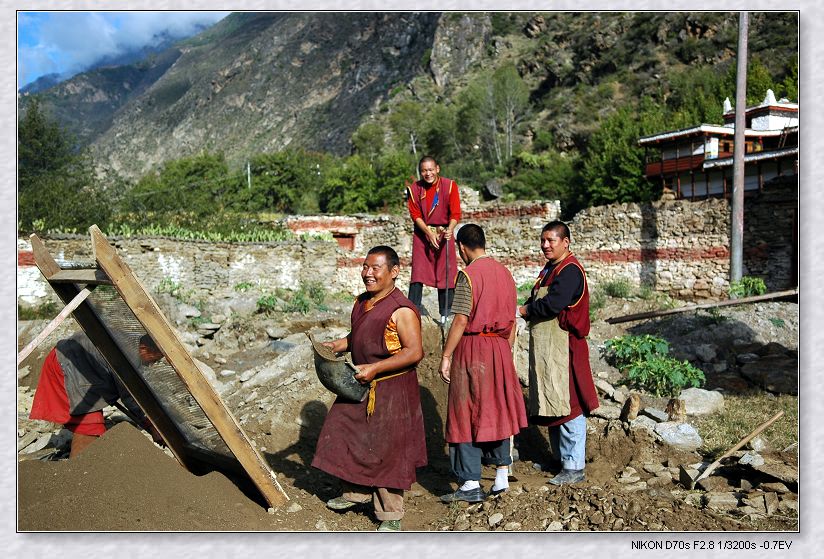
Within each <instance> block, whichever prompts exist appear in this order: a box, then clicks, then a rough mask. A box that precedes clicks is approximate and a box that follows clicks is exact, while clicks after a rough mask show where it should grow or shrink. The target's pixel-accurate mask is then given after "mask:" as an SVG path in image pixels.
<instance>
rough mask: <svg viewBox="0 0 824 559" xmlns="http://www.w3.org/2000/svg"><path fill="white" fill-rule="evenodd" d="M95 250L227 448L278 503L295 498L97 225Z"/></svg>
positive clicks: (93, 234) (269, 498)
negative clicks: (290, 497) (289, 493)
mask: <svg viewBox="0 0 824 559" xmlns="http://www.w3.org/2000/svg"><path fill="white" fill-rule="evenodd" d="M89 233H90V234H91V237H92V250H93V252H94V255H95V259H96V260H97V263H98V265H99V266H100V267H101V268H102V269H103V270H104V271H105V272H106V274H107V275H108V276H109V277H110V278H111V280H112V281H113V282H114V286H115V289H117V291H118V292H119V293H120V296H121V297H122V298H123V300H124V301H125V302H126V304H127V305H128V306H129V308H131V309H132V312H134V314H135V317H137V319H138V320H139V321H140V323H141V324H142V325H143V326H144V327H145V328H146V331H147V332H149V334H150V335H151V336H152V338H153V339H154V341H155V343H156V344H157V346H158V347H159V348H160V349H161V351H163V353H164V355H166V358H167V359H168V361H169V363H170V364H171V365H172V367H173V368H174V370H175V371H176V372H177V374H178V376H179V377H180V379H181V380H182V381H183V383H184V384H185V385H186V387H187V388H188V389H189V392H190V393H191V394H192V396H193V397H194V399H195V400H196V401H197V403H198V404H199V405H200V407H201V408H202V409H203V411H204V413H205V414H206V417H207V418H208V419H209V421H211V422H212V425H214V427H215V429H216V430H217V432H218V434H220V436H221V437H222V438H223V440H224V442H225V443H226V446H228V447H229V450H230V451H231V452H232V454H234V455H235V457H236V458H237V459H238V461H239V462H240V464H241V465H242V466H243V468H244V470H246V472H247V474H248V475H249V477H250V478H251V479H252V482H253V483H254V484H255V486H256V487H257V488H258V489H259V490H260V492H261V493H262V494H263V496H264V497H265V498H266V500H267V501H268V502H269V504H270V505H272V506H280V505H282V504H284V503H285V502H286V501H288V500H289V497H288V496H287V495H286V493H285V492H284V491H283V489H282V488H281V486H280V483H278V481H277V478H276V477H275V475H274V473H273V472H272V470H271V469H270V468H269V466H268V465H267V464H266V462H265V461H264V460H263V458H262V457H261V456H260V454H258V452H257V450H255V448H254V447H253V446H252V443H251V441H250V440H249V439H248V438H247V437H246V434H245V433H244V432H243V429H241V427H240V424H239V423H238V422H237V420H236V419H235V418H234V416H233V415H232V414H231V413H230V412H229V410H228V409H227V408H226V406H225V405H224V403H223V401H222V400H221V399H220V396H218V394H217V392H215V390H214V388H212V385H211V384H209V381H208V380H207V379H206V378H205V377H204V376H203V373H202V372H201V371H200V369H199V368H198V366H197V365H196V364H195V362H194V360H193V359H192V357H191V356H190V355H189V352H188V351H187V350H186V348H185V347H184V346H183V343H182V342H181V341H180V340H179V339H178V337H177V334H176V333H175V331H174V329H173V328H172V327H171V325H170V324H169V322H168V321H167V320H166V317H165V316H164V315H163V313H162V312H161V311H160V308H159V307H158V306H157V303H155V301H154V300H153V299H152V298H151V297H150V296H149V294H148V291H147V290H146V288H145V287H144V286H143V284H142V283H141V282H140V280H139V279H138V278H137V277H136V276H135V275H134V274H133V273H132V271H131V269H129V267H128V266H127V265H126V263H125V262H123V261H122V260H121V259H120V258H119V257H118V256H117V253H116V252H115V250H114V248H113V247H112V246H111V245H110V244H109V242H108V240H107V239H106V237H105V236H104V235H103V233H101V231H100V229H98V228H97V226H95V225H93V226H91V227H90V228H89Z"/></svg>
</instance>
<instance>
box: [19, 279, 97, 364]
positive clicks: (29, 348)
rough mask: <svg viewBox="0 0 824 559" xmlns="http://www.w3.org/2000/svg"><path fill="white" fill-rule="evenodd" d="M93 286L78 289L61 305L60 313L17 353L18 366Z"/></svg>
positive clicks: (88, 293) (82, 299) (80, 301)
mask: <svg viewBox="0 0 824 559" xmlns="http://www.w3.org/2000/svg"><path fill="white" fill-rule="evenodd" d="M94 288H95V286H94V285H93V286H91V288H88V287H84V288H83V289H82V290H81V291H80V293H78V294H77V295H75V296H74V299H72V300H71V301H70V302H69V304H68V305H66V306H65V307H63V310H62V311H60V313H59V314H58V315H57V316H55V317H54V318H53V319H52V321H51V322H49V324H48V325H47V326H46V327H45V328H43V330H42V331H41V332H40V333H39V334H38V335H37V337H36V338H34V339H33V340H32V341H31V342H30V343H29V344H28V345H27V346H26V347H24V348H23V351H21V352H20V353H18V354H17V366H18V367H19V366H20V363H22V362H23V360H25V359H26V357H28V356H29V355H30V354H31V352H32V351H34V349H35V348H36V347H37V346H39V345H40V344H42V343H43V340H45V339H46V338H48V337H49V334H51V333H52V332H54V330H55V329H57V327H58V326H60V325H61V324H62V323H63V321H64V320H65V319H66V317H68V316H69V315H70V314H71V313H72V311H73V310H74V309H76V308H77V307H78V306H79V305H80V303H82V302H83V301H85V300H86V297H88V296H89V295H90V294H91V292H92V289H94Z"/></svg>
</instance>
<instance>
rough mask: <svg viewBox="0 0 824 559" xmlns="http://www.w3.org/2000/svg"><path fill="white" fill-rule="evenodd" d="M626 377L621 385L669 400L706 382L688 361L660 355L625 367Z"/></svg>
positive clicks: (698, 370)
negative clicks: (668, 398)
mask: <svg viewBox="0 0 824 559" xmlns="http://www.w3.org/2000/svg"><path fill="white" fill-rule="evenodd" d="M626 375H627V376H626V378H625V379H624V380H623V381H622V382H621V384H625V385H629V386H634V387H636V388H640V389H642V390H645V391H647V392H651V393H653V394H655V395H656V396H669V397H671V398H675V397H677V396H678V395H679V394H680V393H681V390H682V389H683V388H686V387H699V386H701V385H703V384H704V381H705V380H706V379H705V378H704V373H703V372H702V371H701V370H700V369H697V368H696V367H694V366H693V365H691V364H690V363H689V362H688V361H678V360H677V359H673V358H672V357H665V356H661V355H654V356H652V357H650V358H649V359H646V360H639V361H635V362H634V363H633V364H632V365H630V366H629V367H627V369H626Z"/></svg>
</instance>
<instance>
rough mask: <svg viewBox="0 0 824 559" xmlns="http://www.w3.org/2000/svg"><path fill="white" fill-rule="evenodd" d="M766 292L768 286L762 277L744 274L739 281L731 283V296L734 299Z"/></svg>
mask: <svg viewBox="0 0 824 559" xmlns="http://www.w3.org/2000/svg"><path fill="white" fill-rule="evenodd" d="M766 292H767V286H766V285H765V284H764V280H762V279H761V278H754V277H752V276H744V277H743V278H741V279H740V280H739V281H734V282H732V283H731V284H730V297H731V298H733V299H738V298H740V297H752V296H754V295H763V294H764V293H766Z"/></svg>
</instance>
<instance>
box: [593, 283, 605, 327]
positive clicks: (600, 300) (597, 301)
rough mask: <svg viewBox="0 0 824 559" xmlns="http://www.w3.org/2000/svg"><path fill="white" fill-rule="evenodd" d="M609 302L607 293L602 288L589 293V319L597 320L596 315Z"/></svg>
mask: <svg viewBox="0 0 824 559" xmlns="http://www.w3.org/2000/svg"><path fill="white" fill-rule="evenodd" d="M606 304H607V296H606V293H604V292H603V291H601V290H600V289H598V290H595V291H593V292H592V293H590V295H589V320H590V321H592V320H595V316H596V314H597V313H598V311H599V310H601V309H603V308H604V306H606Z"/></svg>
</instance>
